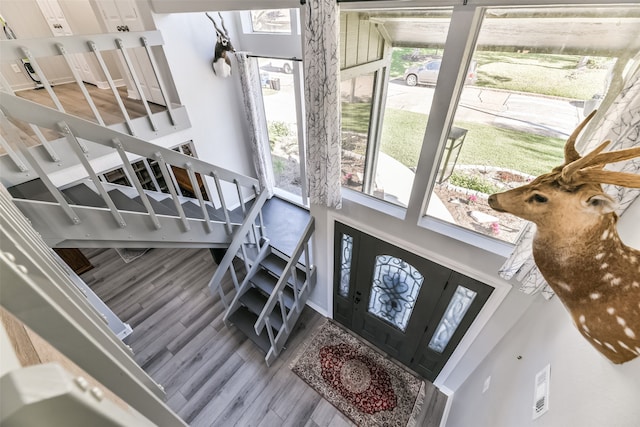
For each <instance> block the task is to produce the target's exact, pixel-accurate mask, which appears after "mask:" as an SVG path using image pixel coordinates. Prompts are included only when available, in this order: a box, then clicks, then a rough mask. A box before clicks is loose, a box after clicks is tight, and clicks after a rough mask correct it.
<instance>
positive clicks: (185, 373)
mask: <svg viewBox="0 0 640 427" xmlns="http://www.w3.org/2000/svg"><path fill="white" fill-rule="evenodd" d="M82 251H83V253H84V254H85V255H86V256H87V257H88V258H89V260H90V261H91V263H92V264H93V265H94V266H95V268H94V269H93V270H90V271H88V272H87V273H84V274H83V275H82V278H83V279H84V280H85V281H86V282H87V283H88V284H89V285H90V286H91V288H92V289H93V290H94V291H95V292H96V293H97V294H98V296H100V297H101V298H102V299H103V300H104V301H105V302H106V303H107V305H109V306H110V307H111V308H112V309H113V311H114V312H115V313H116V314H117V315H118V316H120V317H121V319H122V320H123V321H125V322H127V323H129V324H130V325H131V327H132V328H133V330H134V332H133V334H132V335H131V336H130V339H129V345H130V346H131V347H132V348H133V350H134V352H135V354H136V356H135V359H136V361H137V362H138V363H139V364H140V365H141V366H142V367H143V368H144V369H145V371H147V373H149V374H150V375H151V377H153V378H154V380H156V381H157V382H159V383H160V384H162V385H163V386H164V388H165V391H166V393H167V399H168V400H167V403H168V405H169V406H170V407H171V408H172V409H173V410H174V411H176V412H177V413H178V414H179V415H180V416H181V417H182V418H183V419H184V420H185V421H186V422H187V423H189V424H190V425H193V426H234V425H236V426H268V427H270V426H278V427H280V426H310V427H317V426H332V427H339V426H350V425H353V424H352V423H351V422H350V421H349V420H348V419H347V418H346V417H345V416H344V415H342V414H341V413H340V412H339V411H338V410H337V409H335V408H334V407H333V406H332V405H331V404H329V403H328V402H327V401H326V400H324V399H323V398H322V397H321V396H320V395H319V394H318V393H317V392H316V391H314V390H313V389H312V388H311V387H309V386H307V385H306V383H304V382H303V381H302V380H301V379H300V378H298V377H297V376H296V375H295V374H294V373H293V372H291V370H290V369H289V364H290V362H291V360H292V358H293V357H294V356H295V354H296V352H297V351H298V349H299V346H300V344H301V343H303V342H304V340H305V339H306V338H307V337H309V336H311V335H312V334H313V333H314V331H315V330H316V329H317V328H318V327H319V326H320V325H321V324H322V321H323V317H322V316H320V315H319V314H318V313H316V312H315V311H313V310H312V309H310V308H309V307H307V308H306V309H305V311H304V312H303V314H302V317H301V320H300V321H299V323H298V326H297V327H296V331H295V332H294V334H293V336H292V338H291V339H290V342H289V344H288V346H287V347H288V348H287V349H286V350H285V351H284V352H283V354H282V355H281V356H280V358H278V360H277V361H276V362H275V363H274V364H273V366H271V367H270V368H269V367H267V366H266V364H265V363H264V354H263V353H261V351H260V350H259V349H258V348H257V347H256V346H255V345H254V344H253V343H252V342H251V341H249V340H248V339H247V338H246V337H245V336H244V335H243V334H242V333H241V332H239V331H238V330H236V329H235V328H234V327H231V328H227V327H226V326H225V325H224V323H223V322H222V316H223V305H222V302H221V301H220V299H219V298H218V297H215V298H213V297H211V296H210V295H209V292H208V290H207V288H206V286H207V283H208V281H209V279H210V278H211V276H212V274H213V272H214V271H215V263H214V262H213V260H212V257H211V255H210V253H209V251H208V250H197V249H152V250H150V251H149V252H147V253H146V254H145V255H144V256H142V257H141V258H138V259H137V260H135V261H133V262H131V263H129V264H125V263H124V261H123V260H122V259H121V258H120V256H119V255H118V254H117V252H116V251H115V250H113V249H83V250H82ZM224 286H225V288H226V289H230V288H231V287H232V285H231V284H230V281H227V283H226V284H225V285H224ZM445 403H446V397H444V395H442V393H440V392H439V391H438V390H437V389H436V388H435V387H433V386H430V387H429V388H428V391H427V397H426V399H425V404H424V406H423V410H422V414H421V416H420V419H419V423H418V425H419V426H438V425H439V424H440V418H441V416H442V413H443V410H444V405H445Z"/></svg>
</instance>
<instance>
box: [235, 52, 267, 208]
mask: <svg viewBox="0 0 640 427" xmlns="http://www.w3.org/2000/svg"><path fill="white" fill-rule="evenodd" d="M236 59H237V63H238V69H239V74H240V85H241V86H242V97H243V99H244V111H245V114H246V118H247V123H248V125H249V133H250V137H251V151H252V152H253V164H254V166H255V168H256V174H257V176H258V180H259V181H260V186H261V187H262V191H266V192H267V194H268V195H269V197H271V196H273V188H274V186H275V178H274V175H273V165H272V164H271V150H270V148H269V132H268V129H267V118H266V116H265V114H264V108H263V106H262V104H261V103H260V102H259V100H260V99H262V88H261V86H260V76H259V73H258V60H257V59H256V58H252V57H249V56H247V54H246V53H237V54H236Z"/></svg>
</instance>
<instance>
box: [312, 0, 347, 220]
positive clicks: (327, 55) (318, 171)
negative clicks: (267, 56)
mask: <svg viewBox="0 0 640 427" xmlns="http://www.w3.org/2000/svg"><path fill="white" fill-rule="evenodd" d="M304 10H305V12H306V19H305V32H304V76H305V88H304V95H305V105H306V110H307V147H308V148H307V152H308V155H307V175H308V179H309V198H310V202H311V203H313V204H319V205H324V206H328V207H331V208H337V209H339V208H340V207H341V205H342V195H341V192H340V157H341V146H340V92H339V90H340V76H339V72H340V63H339V60H338V53H339V51H340V49H339V45H338V36H339V29H340V25H339V11H338V6H337V3H336V0H308V1H307V4H306V6H305V9H304Z"/></svg>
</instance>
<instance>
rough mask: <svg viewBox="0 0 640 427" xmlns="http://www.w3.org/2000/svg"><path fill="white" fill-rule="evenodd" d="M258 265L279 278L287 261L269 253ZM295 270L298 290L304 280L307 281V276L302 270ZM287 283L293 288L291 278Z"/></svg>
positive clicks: (297, 268)
mask: <svg viewBox="0 0 640 427" xmlns="http://www.w3.org/2000/svg"><path fill="white" fill-rule="evenodd" d="M260 265H261V266H262V267H264V268H265V269H267V270H269V271H270V272H271V273H273V274H274V276H278V277H280V276H282V272H283V271H284V268H285V267H286V266H287V261H285V260H284V259H282V258H280V257H279V256H278V255H276V254H275V253H273V252H271V253H270V254H269V255H267V257H266V258H265V259H264V260H263V261H262V262H261V263H260ZM296 270H297V272H296V279H297V282H298V289H300V288H301V287H302V285H303V284H304V282H305V280H306V279H307V274H306V273H305V272H304V270H301V269H300V268H299V267H296ZM287 282H288V283H289V284H290V285H291V286H293V277H289V279H288V280H287Z"/></svg>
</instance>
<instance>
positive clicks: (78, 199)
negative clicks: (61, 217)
mask: <svg viewBox="0 0 640 427" xmlns="http://www.w3.org/2000/svg"><path fill="white" fill-rule="evenodd" d="M62 192H63V193H64V194H65V195H66V196H67V197H68V198H69V199H70V200H71V201H72V202H73V203H74V204H77V205H80V206H93V207H96V208H106V207H107V204H106V203H105V201H104V200H102V197H100V195H99V194H98V193H96V192H95V191H93V190H92V189H90V188H89V187H87V186H86V185H84V184H78V185H74V186H73V187H69V188H65V189H64V190H62Z"/></svg>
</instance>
